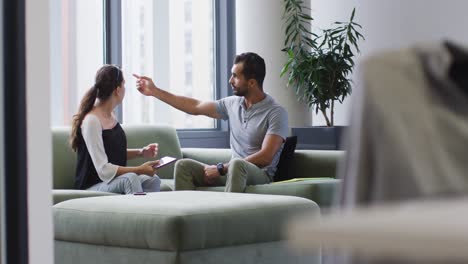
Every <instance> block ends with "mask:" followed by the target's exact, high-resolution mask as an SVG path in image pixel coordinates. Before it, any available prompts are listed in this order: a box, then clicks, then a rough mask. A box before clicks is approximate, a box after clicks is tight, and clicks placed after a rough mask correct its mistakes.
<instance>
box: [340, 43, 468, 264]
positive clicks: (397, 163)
mask: <svg viewBox="0 0 468 264" xmlns="http://www.w3.org/2000/svg"><path fill="white" fill-rule="evenodd" d="M467 54H468V52H467ZM453 59H454V58H452V56H451V53H450V52H449V51H448V50H447V48H446V46H444V45H443V43H440V44H436V45H428V46H417V47H413V48H408V49H404V50H399V51H395V52H388V53H385V54H381V55H378V56H374V57H371V58H369V59H367V60H365V61H364V62H363V63H361V64H360V67H359V69H358V71H357V73H358V75H357V76H358V77H357V80H356V87H355V92H354V95H353V108H352V118H351V127H350V130H349V134H348V135H347V138H346V139H345V142H346V143H345V145H346V146H347V147H346V149H347V155H346V160H345V161H344V163H343V164H341V166H340V169H339V177H340V178H342V180H343V185H342V192H341V194H340V197H339V198H338V200H339V203H340V205H341V206H342V207H343V209H344V210H348V209H352V208H354V207H356V206H365V205H371V204H376V203H379V202H398V201H406V200H411V199H425V198H435V197H442V196H456V195H466V194H467V193H468V147H467V143H468V98H467V96H466V94H464V93H463V92H462V89H468V87H458V86H457V85H456V84H455V83H454V82H453V81H452V80H451V79H450V77H449V74H448V73H449V72H448V69H449V67H450V66H451V65H452V63H453ZM467 73H468V72H467ZM454 105H455V106H456V107H454ZM346 262H347V263H350V262H351V263H436V262H431V261H427V260H425V261H419V262H418V261H409V260H404V259H388V258H387V259H385V260H383V259H377V258H374V259H370V258H365V257H363V258H359V259H358V258H352V261H346ZM340 263H343V262H340ZM439 263H440V262H439ZM444 263H454V262H447V261H446V262H444Z"/></svg>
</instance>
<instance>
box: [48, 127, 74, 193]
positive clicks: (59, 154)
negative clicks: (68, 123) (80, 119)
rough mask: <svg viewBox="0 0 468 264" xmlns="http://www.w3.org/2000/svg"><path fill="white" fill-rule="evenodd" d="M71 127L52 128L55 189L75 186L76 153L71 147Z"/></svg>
mask: <svg viewBox="0 0 468 264" xmlns="http://www.w3.org/2000/svg"><path fill="white" fill-rule="evenodd" d="M69 138H70V127H52V159H53V173H54V177H53V186H54V189H73V188H74V187H75V186H74V184H75V168H76V153H75V152H73V150H72V149H71V147H70V144H69V143H68V140H69Z"/></svg>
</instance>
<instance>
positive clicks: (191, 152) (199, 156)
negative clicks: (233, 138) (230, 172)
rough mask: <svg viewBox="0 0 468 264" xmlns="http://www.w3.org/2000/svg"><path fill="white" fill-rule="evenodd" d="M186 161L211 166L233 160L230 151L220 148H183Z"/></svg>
mask: <svg viewBox="0 0 468 264" xmlns="http://www.w3.org/2000/svg"><path fill="white" fill-rule="evenodd" d="M182 156H183V158H184V159H194V160H197V161H199V162H203V163H206V164H209V165H213V164H216V163H219V162H223V163H226V162H228V161H229V160H230V159H231V150H230V149H218V148H182Z"/></svg>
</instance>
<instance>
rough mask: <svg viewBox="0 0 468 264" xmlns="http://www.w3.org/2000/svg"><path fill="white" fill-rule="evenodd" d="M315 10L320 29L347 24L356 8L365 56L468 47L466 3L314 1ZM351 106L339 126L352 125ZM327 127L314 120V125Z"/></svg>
mask: <svg viewBox="0 0 468 264" xmlns="http://www.w3.org/2000/svg"><path fill="white" fill-rule="evenodd" d="M311 7H312V16H313V17H314V18H315V23H314V25H315V26H318V27H329V26H330V24H331V23H332V22H333V21H336V20H340V21H346V20H347V19H349V15H350V14H351V10H352V9H353V7H356V22H358V23H360V24H361V25H362V26H363V31H362V32H363V35H364V36H365V37H366V40H365V41H364V42H362V44H361V45H360V47H361V51H362V56H368V55H371V54H375V53H376V52H379V51H382V50H386V49H396V48H400V47H403V46H408V45H412V44H414V43H417V42H430V41H440V40H441V39H444V38H447V39H452V40H454V41H457V42H460V43H462V44H465V45H468V34H467V28H468V16H467V15H466V10H468V1H466V0H450V1H443V0H391V1H390V0H311ZM349 105H350V104H349V102H345V104H344V105H342V106H338V107H337V116H336V119H335V122H336V124H337V125H340V124H347V123H348V111H349ZM323 123H324V122H323V119H322V118H321V117H320V116H319V117H317V118H315V117H314V125H320V124H323Z"/></svg>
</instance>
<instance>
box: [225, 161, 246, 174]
mask: <svg viewBox="0 0 468 264" xmlns="http://www.w3.org/2000/svg"><path fill="white" fill-rule="evenodd" d="M246 165H247V161H245V160H244V159H239V158H234V159H232V160H231V161H230V162H229V172H232V173H234V172H242V171H245V166H246Z"/></svg>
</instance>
